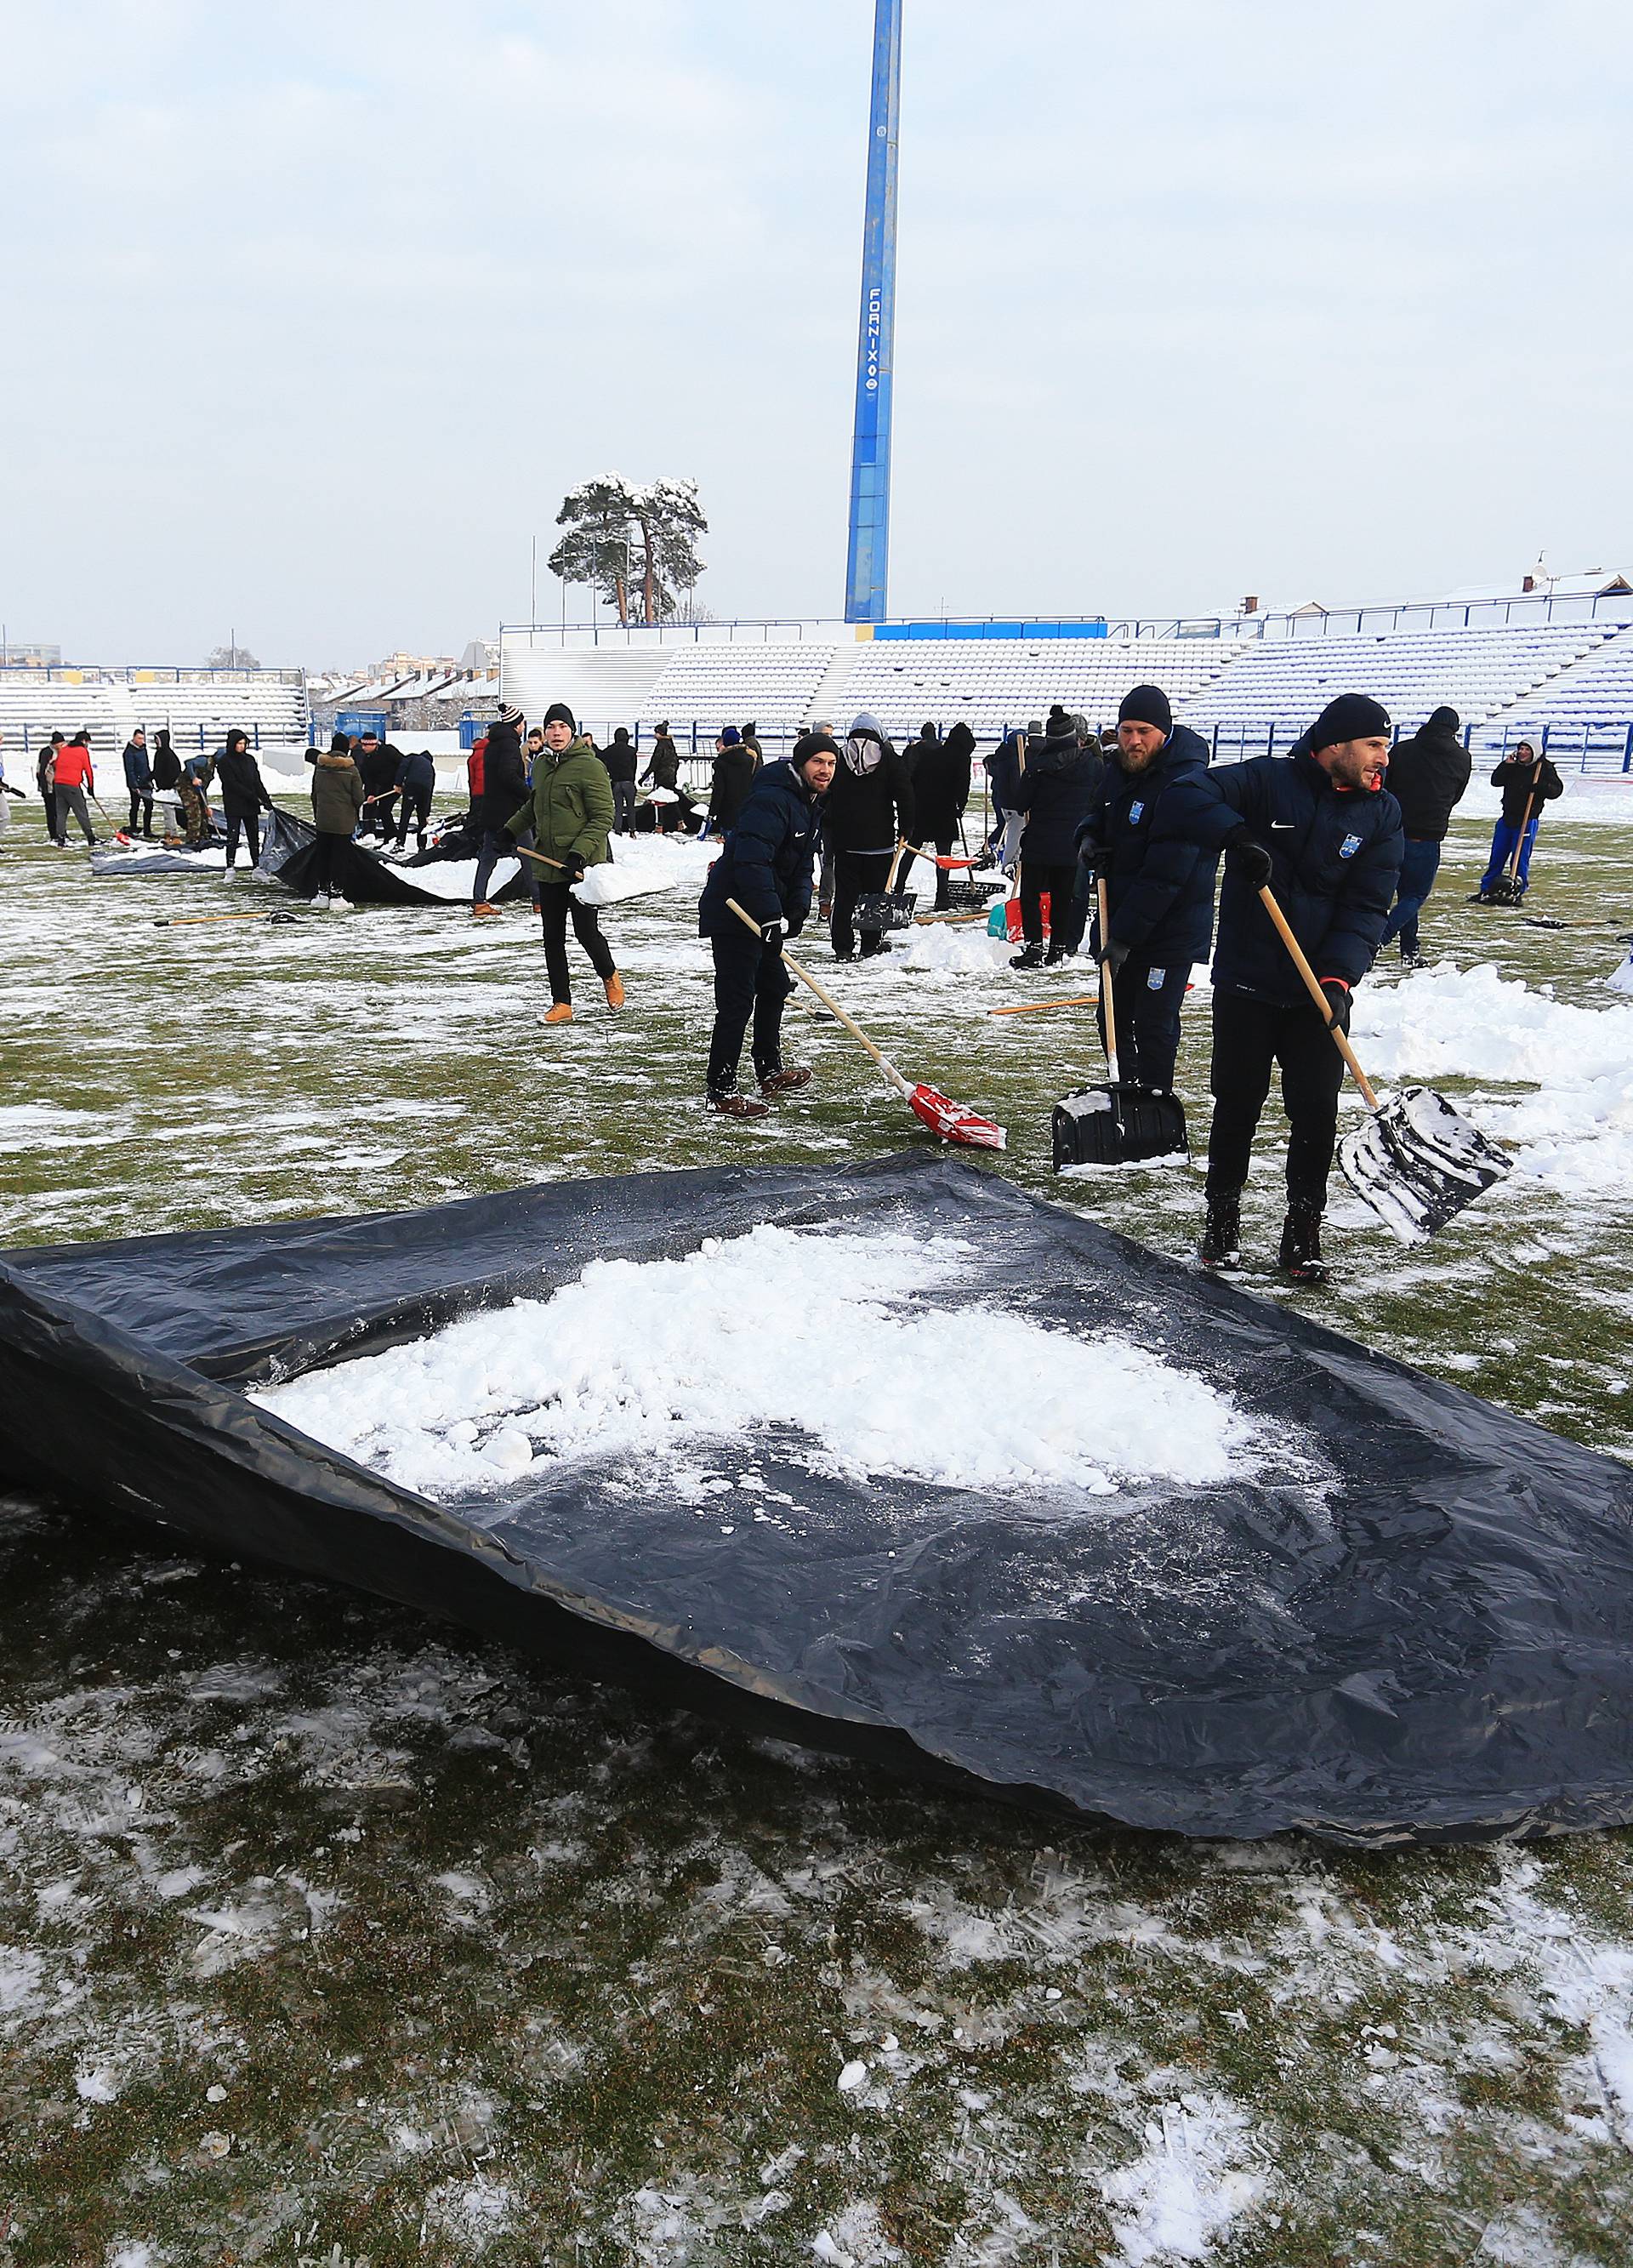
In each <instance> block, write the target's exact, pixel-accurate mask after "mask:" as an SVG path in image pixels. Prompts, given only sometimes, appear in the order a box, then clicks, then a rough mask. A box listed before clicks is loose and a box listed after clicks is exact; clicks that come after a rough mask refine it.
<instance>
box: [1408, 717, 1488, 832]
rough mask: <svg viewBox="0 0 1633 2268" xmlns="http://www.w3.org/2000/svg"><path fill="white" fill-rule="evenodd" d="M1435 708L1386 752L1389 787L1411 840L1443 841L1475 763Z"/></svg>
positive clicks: (1454, 731) (1455, 732) (1452, 729)
mask: <svg viewBox="0 0 1633 2268" xmlns="http://www.w3.org/2000/svg"><path fill="white" fill-rule="evenodd" d="M1439 714H1440V711H1438V709H1437V710H1436V711H1435V715H1434V717H1431V718H1430V719H1429V722H1428V723H1427V724H1426V725H1419V726H1418V728H1417V730H1416V733H1413V735H1412V737H1411V739H1410V740H1401V741H1398V742H1397V743H1396V745H1395V746H1394V747H1393V748H1392V749H1391V750H1390V752H1389V780H1388V785H1389V792H1390V794H1391V795H1392V796H1394V799H1395V801H1396V802H1397V803H1398V804H1399V805H1400V806H1401V826H1402V827H1403V828H1405V829H1406V833H1407V836H1408V839H1409V841H1411V842H1413V843H1444V842H1445V830H1446V828H1448V827H1449V826H1450V824H1451V821H1452V814H1453V811H1454V810H1455V809H1456V807H1457V806H1458V804H1459V803H1460V802H1461V800H1462V796H1463V791H1464V789H1465V788H1466V787H1467V785H1468V775H1469V773H1470V772H1471V771H1472V770H1473V769H1474V759H1473V757H1472V756H1471V755H1469V753H1468V751H1467V748H1466V747H1464V746H1463V744H1462V742H1461V740H1459V739H1458V737H1457V728H1456V726H1455V725H1444V724H1437V723H1436V722H1435V718H1436V717H1438V716H1439ZM1446 714H1447V715H1448V716H1449V715H1451V714H1452V711H1450V710H1448V711H1446Z"/></svg>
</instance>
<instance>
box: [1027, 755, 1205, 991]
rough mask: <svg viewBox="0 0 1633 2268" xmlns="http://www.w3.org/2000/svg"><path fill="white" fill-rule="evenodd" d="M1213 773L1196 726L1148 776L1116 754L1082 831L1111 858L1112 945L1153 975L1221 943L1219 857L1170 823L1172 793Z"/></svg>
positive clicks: (1159, 757)
mask: <svg viewBox="0 0 1633 2268" xmlns="http://www.w3.org/2000/svg"><path fill="white" fill-rule="evenodd" d="M1207 770H1208V743H1207V742H1206V741H1205V740H1203V739H1201V738H1200V737H1199V735H1198V734H1196V733H1193V732H1192V731H1191V729H1190V727H1189V725H1175V726H1174V727H1173V731H1172V732H1171V733H1169V735H1168V737H1167V739H1166V740H1165V741H1164V743H1163V745H1162V747H1161V748H1160V749H1159V752H1158V754H1157V755H1156V756H1155V758H1154V759H1153V760H1152V762H1151V763H1149V764H1147V765H1146V766H1145V768H1144V770H1143V771H1138V772H1129V771H1125V770H1123V767H1122V762H1121V760H1120V758H1119V756H1118V755H1117V752H1116V750H1115V749H1114V750H1113V751H1112V754H1111V755H1109V756H1108V757H1107V760H1106V769H1105V773H1104V776H1103V777H1102V779H1101V781H1100V792H1099V794H1098V796H1097V797H1096V798H1095V802H1094V808H1093V809H1092V811H1091V812H1090V814H1089V816H1088V818H1087V819H1086V820H1085V822H1084V824H1083V825H1082V826H1081V827H1080V828H1078V843H1079V844H1081V843H1083V842H1084V841H1085V839H1086V838H1090V837H1092V839H1093V840H1094V841H1095V842H1097V843H1100V847H1101V849H1102V851H1104V852H1105V853H1106V857H1105V859H1104V861H1103V871H1104V872H1105V874H1106V904H1107V911H1108V913H1109V914H1110V916H1111V941H1112V943H1113V944H1114V945H1126V946H1128V948H1129V952H1130V954H1135V955H1136V956H1137V957H1138V959H1140V960H1141V961H1144V962H1146V963H1147V964H1148V965H1149V966H1151V967H1152V968H1173V967H1175V966H1176V965H1177V964H1178V963H1179V962H1181V961H1201V960H1203V959H1204V958H1205V957H1206V954H1207V951H1208V947H1209V946H1210V944H1211V943H1212V941H1213V886H1214V878H1215V876H1216V874H1217V871H1218V864H1219V856H1218V852H1217V850H1211V851H1210V850H1204V849H1203V846H1202V845H1201V843H1197V842H1194V841H1190V840H1188V839H1185V838H1183V837H1181V836H1178V835H1175V834H1173V833H1172V832H1170V831H1169V830H1168V829H1167V828H1166V827H1165V826H1164V823H1163V821H1164V817H1165V814H1166V805H1167V799H1168V797H1169V795H1170V794H1171V793H1172V792H1173V790H1174V789H1175V788H1176V787H1177V786H1178V785H1179V784H1181V782H1188V781H1193V780H1195V779H1198V778H1202V777H1205V776H1206V773H1207ZM1026 832H1027V834H1028V835H1030V834H1031V832H1032V830H1031V828H1030V827H1028V828H1027V830H1026ZM1023 839H1024V838H1023Z"/></svg>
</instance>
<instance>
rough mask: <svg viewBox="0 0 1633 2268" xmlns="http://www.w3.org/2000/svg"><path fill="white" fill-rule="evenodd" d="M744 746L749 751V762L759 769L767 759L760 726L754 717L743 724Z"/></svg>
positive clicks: (755, 768)
mask: <svg viewBox="0 0 1633 2268" xmlns="http://www.w3.org/2000/svg"><path fill="white" fill-rule="evenodd" d="M743 746H744V747H746V748H747V751H748V759H749V762H751V763H752V764H753V766H754V770H756V771H758V770H759V769H760V767H761V764H763V763H764V762H765V760H766V752H765V750H764V749H763V748H762V747H761V745H760V727H759V725H757V724H756V723H755V722H754V718H752V717H751V718H749V720H748V722H747V724H746V725H744V726H743Z"/></svg>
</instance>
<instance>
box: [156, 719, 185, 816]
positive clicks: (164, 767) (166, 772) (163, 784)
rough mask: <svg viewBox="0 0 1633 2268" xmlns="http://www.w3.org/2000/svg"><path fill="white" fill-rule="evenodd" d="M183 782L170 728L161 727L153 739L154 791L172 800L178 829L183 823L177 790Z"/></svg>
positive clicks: (166, 726)
mask: <svg viewBox="0 0 1633 2268" xmlns="http://www.w3.org/2000/svg"><path fill="white" fill-rule="evenodd" d="M180 780H181V759H180V756H179V755H177V754H176V752H175V750H174V748H173V747H171V745H170V728H169V726H168V725H160V726H159V728H158V732H157V733H155V735H154V738H153V789H154V792H155V794H158V795H163V796H167V797H168V798H169V799H170V807H171V818H172V820H173V823H174V826H175V827H176V828H180V825H181V823H182V814H181V799H180V796H179V795H178V794H177V793H176V790H177V788H178V786H179V785H180Z"/></svg>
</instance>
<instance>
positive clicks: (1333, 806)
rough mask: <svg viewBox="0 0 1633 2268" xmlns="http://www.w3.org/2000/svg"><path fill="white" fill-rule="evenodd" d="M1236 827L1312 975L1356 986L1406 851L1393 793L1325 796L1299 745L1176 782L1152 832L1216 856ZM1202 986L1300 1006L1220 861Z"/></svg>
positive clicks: (1291, 981)
mask: <svg viewBox="0 0 1633 2268" xmlns="http://www.w3.org/2000/svg"><path fill="white" fill-rule="evenodd" d="M1242 825H1246V826H1247V827H1249V828H1252V830H1253V832H1254V836H1256V837H1257V838H1258V840H1259V841H1260V842H1261V843H1262V844H1263V845H1264V847H1265V849H1266V850H1267V851H1269V854H1270V858H1271V862H1272V868H1271V874H1270V888H1271V890H1272V892H1273V893H1274V895H1275V897H1276V903H1277V904H1278V905H1279V906H1280V907H1281V909H1282V911H1283V913H1284V915H1285V916H1286V917H1287V920H1288V923H1289V924H1290V925H1291V929H1292V932H1293V934H1294V936H1295V937H1296V938H1297V939H1298V942H1299V944H1300V946H1302V947H1303V948H1304V953H1305V957H1306V960H1307V961H1309V962H1310V964H1311V966H1312V967H1313V968H1314V970H1315V973H1316V975H1317V976H1319V977H1322V978H1326V977H1328V976H1338V977H1342V979H1343V981H1344V983H1346V984H1358V983H1360V981H1361V979H1362V977H1364V976H1365V974H1366V972H1367V970H1368V969H1369V968H1371V967H1372V960H1373V956H1374V955H1375V954H1376V953H1377V951H1378V941H1379V939H1380V938H1381V937H1382V935H1383V932H1384V923H1385V921H1386V920H1387V917H1388V913H1389V906H1390V902H1391V900H1392V899H1393V898H1394V887H1395V881H1396V879H1397V877H1398V876H1399V874H1400V872H1401V855H1402V853H1403V851H1405V848H1406V842H1405V837H1404V836H1403V834H1402V832H1401V806H1400V805H1399V804H1398V803H1397V802H1396V801H1395V799H1394V796H1392V795H1391V794H1390V792H1389V791H1388V789H1387V788H1379V790H1378V791H1377V792H1376V793H1371V792H1366V791H1365V790H1362V789H1350V790H1348V791H1346V790H1344V789H1342V788H1338V787H1335V786H1334V784H1333V783H1332V781H1331V780H1330V779H1329V778H1328V775H1327V774H1326V772H1325V771H1323V770H1322V769H1321V767H1320V764H1319V763H1317V762H1316V760H1315V758H1314V757H1313V755H1311V753H1310V751H1309V748H1308V747H1306V745H1305V744H1304V743H1302V742H1300V743H1298V745H1297V746H1296V747H1295V748H1294V750H1293V752H1292V754H1291V755H1288V756H1254V758H1252V760H1251V761H1250V762H1247V763H1245V764H1225V765H1220V766H1217V767H1215V768H1214V769H1213V770H1210V771H1203V772H1201V773H1198V774H1195V775H1193V776H1192V777H1188V778H1185V779H1181V780H1176V781H1175V782H1174V783H1173V785H1172V787H1170V789H1169V791H1168V792H1167V793H1166V795H1165V796H1164V798H1163V806H1162V811H1161V814H1160V816H1159V826H1158V832H1159V834H1160V835H1163V836H1166V835H1167V834H1168V833H1169V832H1172V833H1173V834H1175V835H1177V836H1179V838H1180V839H1181V841H1182V842H1189V843H1196V844H1197V845H1198V847H1199V848H1200V849H1202V850H1203V851H1208V852H1210V853H1216V854H1217V852H1218V851H1220V850H1222V849H1223V848H1224V845H1225V839H1226V837H1227V836H1229V835H1230V834H1231V832H1232V829H1233V828H1237V827H1239V826H1242ZM1213 982H1214V987H1215V990H1217V991H1221V992H1246V993H1250V994H1251V995H1253V997H1254V998H1256V999H1261V1000H1270V1001H1274V1002H1276V1005H1279V1006H1282V1007H1292V1006H1295V1005H1297V1004H1298V1002H1300V1001H1303V1000H1308V998H1309V997H1310V996H1309V994H1308V993H1307V992H1306V990H1305V988H1304V982H1303V979H1302V978H1301V977H1300V976H1299V974H1298V970H1297V969H1296V968H1294V966H1293V964H1292V961H1291V957H1290V955H1289V954H1288V951H1287V948H1286V946H1284V944H1283V943H1282V940H1281V939H1280V938H1279V937H1278V936H1277V935H1276V931H1275V929H1274V927H1273V926H1272V924H1271V921H1270V917H1269V914H1268V913H1267V912H1266V911H1265V909H1264V906H1263V902H1262V900H1261V899H1260V896H1259V894H1258V892H1257V891H1256V890H1254V889H1252V888H1250V887H1248V884H1247V880H1246V878H1245V876H1244V875H1243V874H1242V873H1241V871H1240V869H1239V867H1238V866H1237V865H1236V864H1235V862H1234V861H1233V860H1232V859H1230V858H1227V859H1226V861H1225V883H1224V887H1223V888H1222V889H1221V891H1220V893H1219V941H1218V945H1217V949H1216V951H1215V953H1214V958H1213Z"/></svg>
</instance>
